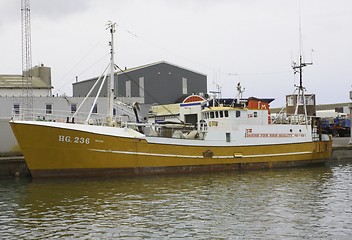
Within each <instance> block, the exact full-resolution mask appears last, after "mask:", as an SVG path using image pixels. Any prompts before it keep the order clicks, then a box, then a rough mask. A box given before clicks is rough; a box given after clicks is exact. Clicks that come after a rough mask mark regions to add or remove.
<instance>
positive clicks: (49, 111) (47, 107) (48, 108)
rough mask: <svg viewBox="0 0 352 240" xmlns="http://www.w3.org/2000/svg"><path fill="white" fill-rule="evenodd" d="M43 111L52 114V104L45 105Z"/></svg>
mask: <svg viewBox="0 0 352 240" xmlns="http://www.w3.org/2000/svg"><path fill="white" fill-rule="evenodd" d="M45 113H46V114H53V105H52V104H46V105H45Z"/></svg>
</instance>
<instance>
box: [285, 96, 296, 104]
mask: <svg viewBox="0 0 352 240" xmlns="http://www.w3.org/2000/svg"><path fill="white" fill-rule="evenodd" d="M287 106H294V101H293V97H292V96H289V97H287Z"/></svg>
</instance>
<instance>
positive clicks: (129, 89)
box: [126, 81, 131, 97]
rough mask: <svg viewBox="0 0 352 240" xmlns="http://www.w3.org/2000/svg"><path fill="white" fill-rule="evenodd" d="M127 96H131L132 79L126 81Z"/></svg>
mask: <svg viewBox="0 0 352 240" xmlns="http://www.w3.org/2000/svg"><path fill="white" fill-rule="evenodd" d="M126 97H131V81H126Z"/></svg>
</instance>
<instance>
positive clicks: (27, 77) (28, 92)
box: [21, 0, 33, 118]
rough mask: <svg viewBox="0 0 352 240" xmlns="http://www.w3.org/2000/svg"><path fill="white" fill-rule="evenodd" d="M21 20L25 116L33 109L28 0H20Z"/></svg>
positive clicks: (28, 115) (29, 114) (23, 106)
mask: <svg viewBox="0 0 352 240" xmlns="http://www.w3.org/2000/svg"><path fill="white" fill-rule="evenodd" d="M21 17H22V18H21V20H22V99H23V101H22V102H23V105H22V108H23V109H24V111H25V112H24V114H22V116H24V117H25V118H28V117H31V114H32V110H33V89H32V74H31V71H30V70H31V68H32V46H31V18H30V6H29V0H21Z"/></svg>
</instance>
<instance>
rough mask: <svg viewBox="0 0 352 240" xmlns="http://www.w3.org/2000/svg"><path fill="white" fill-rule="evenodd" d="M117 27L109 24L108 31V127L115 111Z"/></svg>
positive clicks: (114, 24)
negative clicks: (115, 34)
mask: <svg viewBox="0 0 352 240" xmlns="http://www.w3.org/2000/svg"><path fill="white" fill-rule="evenodd" d="M115 26H116V23H112V22H108V29H109V30H110V35H111V41H110V43H109V44H110V77H109V81H108V82H107V88H108V89H107V93H108V94H107V95H108V109H107V110H108V111H107V117H106V121H107V125H110V124H111V123H112V118H113V111H114V97H115V96H114V67H115V60H114V55H115V52H114V33H115V31H116V30H115Z"/></svg>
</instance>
